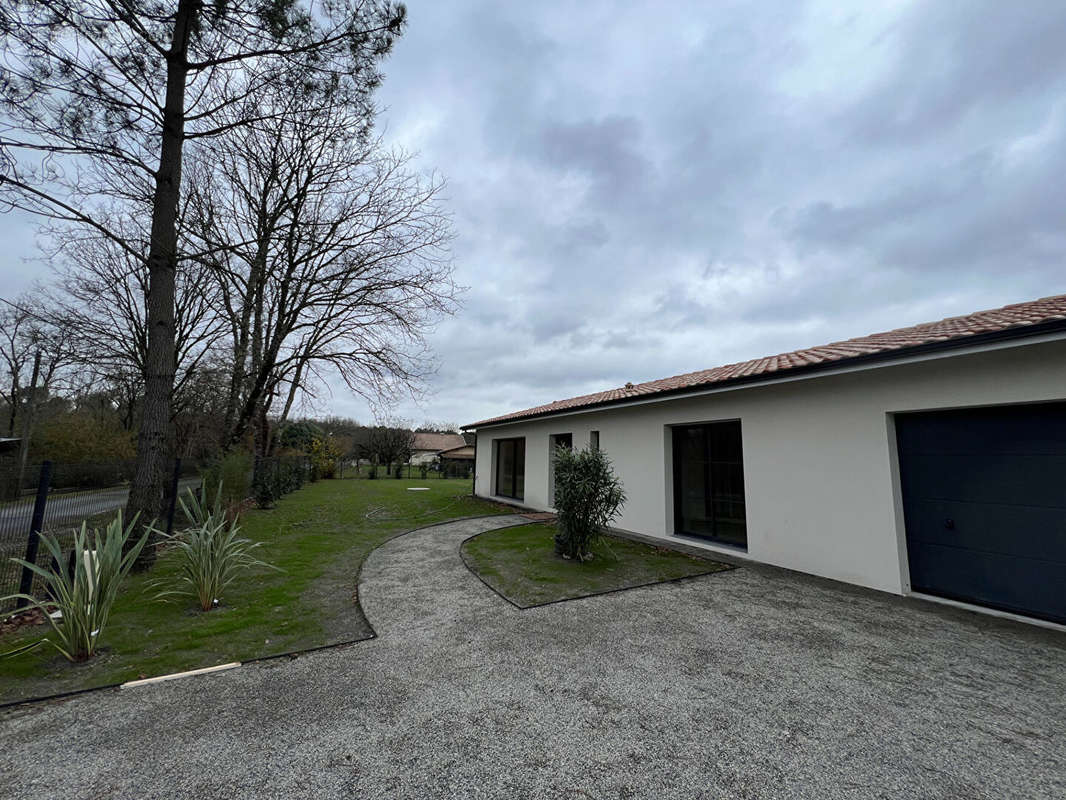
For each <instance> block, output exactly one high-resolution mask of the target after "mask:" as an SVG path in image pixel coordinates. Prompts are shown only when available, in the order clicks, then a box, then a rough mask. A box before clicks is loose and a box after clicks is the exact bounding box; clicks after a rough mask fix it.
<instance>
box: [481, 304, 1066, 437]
mask: <svg viewBox="0 0 1066 800" xmlns="http://www.w3.org/2000/svg"><path fill="white" fill-rule="evenodd" d="M1063 330H1066V295H1058V296H1056V297H1045V298H1043V299H1041V300H1032V301H1030V302H1027V303H1016V304H1014V305H1009V306H1004V307H1003V308H996V309H992V310H990V311H978V312H976V313H974V314H967V315H965V316H961V317H949V318H948V319H943V320H940V321H939V322H926V323H923V324H921V325H913V326H911V327H909V328H897V329H896V330H892V331H887V332H886V333H875V334H871V335H870V336H861V337H859V338H857V339H847V340H846V341H842V342H834V343H832V344H826V345H821V346H820V347H811V348H807V349H805V350H793V351H792V352H790V353H782V354H780V355H776V356H768V357H766V358H755V359H752V360H751V361H742V362H740V363H738V364H727V365H725V366H722V367H714V368H713V369H706V370H701V371H699V372H688V373H686V374H684V375H675V376H674V377H672V378H663V379H661V380H656V381H647V382H645V383H637V384H633V383H627V384H626V385H625V386H622V387H619V388H617V389H608V390H607V391H603V392H595V393H593V394H586V395H582V396H580V397H571V398H570V399H568V400H556V401H555V402H553V403H547V404H545V405H541V406H535V407H533V408H527V409H525V410H523V411H515V412H512V413H510V414H504V415H502V416H499V417H491V418H489V419H484V420H481V421H480V422H473V423H470V424H469V425H464V426H463V427H464V428H479V427H483V426H486V425H494V424H497V423H502V422H511V421H515V420H521V419H529V418H532V417H545V416H550V415H552V414H559V413H562V412H564V411H569V410H572V409H579V408H588V407H594V406H607V405H614V404H616V403H624V402H626V401H631V400H636V399H640V398H643V397H648V396H654V395H665V394H671V393H675V392H683V391H688V390H693V389H702V388H705V387H715V386H723V387H724V386H728V385H734V384H743V383H753V382H756V381H766V380H773V379H775V378H786V377H789V376H791V375H794V374H797V373H802V372H814V371H818V370H823V369H830V368H833V367H837V366H845V365H849V364H852V363H856V364H857V363H864V362H872V361H884V360H888V359H891V358H898V357H902V356H905V355H908V354H910V353H914V354H917V353H919V352H925V351H927V350H934V349H949V348H952V347H963V346H966V345H970V344H973V345H978V344H982V343H990V342H992V341H996V340H1000V339H1016V338H1024V337H1029V336H1037V335H1039V334H1041V333H1051V332H1059V331H1063Z"/></svg>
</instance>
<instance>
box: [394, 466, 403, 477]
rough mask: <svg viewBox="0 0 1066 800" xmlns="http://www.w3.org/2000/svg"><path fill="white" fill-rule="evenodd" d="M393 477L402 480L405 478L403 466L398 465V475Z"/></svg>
mask: <svg viewBox="0 0 1066 800" xmlns="http://www.w3.org/2000/svg"><path fill="white" fill-rule="evenodd" d="M393 477H395V478H402V477H403V464H397V465H396V474H395V475H394V476H393Z"/></svg>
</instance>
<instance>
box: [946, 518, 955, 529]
mask: <svg viewBox="0 0 1066 800" xmlns="http://www.w3.org/2000/svg"><path fill="white" fill-rule="evenodd" d="M944 527H945V528H947V529H948V530H949V531H953V530H955V520H953V519H946V520H944Z"/></svg>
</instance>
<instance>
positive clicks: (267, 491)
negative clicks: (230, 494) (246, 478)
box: [251, 456, 319, 508]
mask: <svg viewBox="0 0 1066 800" xmlns="http://www.w3.org/2000/svg"><path fill="white" fill-rule="evenodd" d="M318 478H319V475H318V472H317V470H316V469H315V467H314V464H313V463H312V461H311V459H310V458H308V457H307V456H277V457H274V458H262V457H256V459H255V462H254V466H253V468H252V483H251V486H252V498H253V499H254V500H255V502H256V505H258V506H259V507H260V508H269V507H270V506H272V505H273V504H274V503H275V502H276V501H277V500H279V499H280V498H282V497H284V496H285V495H287V494H288V493H289V492H294V491H296V490H297V489H299V488H300V487H301V486H303V485H304V484H305V483H306V482H308V481H316V480H318Z"/></svg>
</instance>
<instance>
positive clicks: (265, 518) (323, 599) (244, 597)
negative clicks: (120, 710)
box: [0, 479, 513, 702]
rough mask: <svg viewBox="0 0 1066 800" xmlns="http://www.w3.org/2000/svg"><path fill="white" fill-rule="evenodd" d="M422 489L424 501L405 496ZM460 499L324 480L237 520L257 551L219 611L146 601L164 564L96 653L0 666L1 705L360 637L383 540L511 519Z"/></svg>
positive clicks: (124, 598) (463, 483)
mask: <svg viewBox="0 0 1066 800" xmlns="http://www.w3.org/2000/svg"><path fill="white" fill-rule="evenodd" d="M411 486H426V487H428V491H421V492H409V491H407V488H408V487H411ZM512 511H513V509H508V508H505V507H502V506H498V505H495V504H492V503H487V502H485V501H482V500H477V499H475V498H472V497H470V482H469V481H467V480H440V479H436V480H426V481H421V480H418V479H415V480H397V479H388V480H385V479H382V480H332V481H319V482H317V483H313V484H309V485H307V486H305V487H304V488H302V489H300V490H298V491H296V492H293V493H292V494H290V495H288V496H286V497H284V498H283V499H281V500H280V501H279V502H278V504H277V506H276V507H275V508H273V509H269V510H252V511H249V512H247V513H246V514H245V515H244V517H243V531H242V533H243V535H244V536H247V537H248V538H250V539H253V540H256V541H260V542H263V545H262V547H260V548H259V549H258V550H257V551H256V555H257V557H258V558H260V559H262V560H263V561H266V562H268V563H270V564H273V565H275V566H277V567H280V568H282V569H283V570H284V571H283V572H275V571H271V570H265V569H259V570H256V571H254V572H249V573H247V574H245V575H244V576H242V577H241V578H239V579H238V580H237V581H236V582H235V583H234V584H233V585H232V586H231V587H230V588H229V590H227V592H226V594H225V596H224V597H223V599H222V601H223V602H222V605H221V606H220V607H219V608H217V609H215V610H213V611H210V612H207V613H203V612H201V611H199V610H198V608H197V607H196V605H195V603H194V602H193V601H192V600H191V599H189V600H187V599H186V598H177V599H171V600H169V601H167V602H163V601H160V600H157V599H156V598H155V595H156V594H158V592H159V591H160V589H158V588H156V587H155V586H154V585H153V584H155V583H156V582H162V583H165V582H166V580H167V579H168V577H172V576H173V575H174V574H175V573H176V565H175V563H174V561H173V559H172V558H171V557H170V556H168V555H167V554H164V555H163V556H162V557H161V558H160V561H159V562H158V563H157V564H156V566H155V567H154V568H153V569H152V570H151V571H150V572H149V573H148V574H147V575H134V576H131V577H129V578H128V579H127V585H126V586H125V587H124V588H123V592H122V594H121V596H120V597H119V599H118V601H117V602H116V604H115V608H114V611H113V613H112V616H111V620H110V622H109V623H108V626H107V627H106V628H105V629H104V632H103V634H101V637H100V642H101V645H100V650H99V651H98V654H97V655H96V656H94V657H93V658H92V659H90V660H89V661H88V662H86V663H84V664H70V663H68V662H67V661H66V660H65V659H63V657H62V656H60V655H59V654H58V653H57V652H56V651H55V649H54V648H52V647H51V646H50V645H48V644H42V645H40V646H39V647H37V648H36V649H35V650H32V651H30V652H29V653H23V654H20V655H16V656H11V657H7V658H0V702H10V701H13V700H20V699H25V698H29V697H39V696H42V695H49V694H56V693H59V692H67V691H72V690H75V689H84V688H89V687H93V686H104V685H107V684H112V683H119V682H122V681H127V680H131V679H135V678H138V677H142V676H149V677H150V676H154V675H164V674H167V673H170V672H176V671H180V670H186V669H194V668H197V667H206V666H211V665H214V664H222V663H226V662H229V661H245V660H248V659H252V658H258V657H262V656H267V655H273V654H277V653H284V652H288V651H292V650H300V649H305V648H308V647H316V646H320V645H326V644H334V643H337V642H344V641H351V640H355V639H363V638H367V637H369V636H370V635H371V633H372V631H371V629H370V626H369V625H368V624H367V622H366V619H365V618H364V617H363V614H362V611H361V609H360V608H359V605H358V603H357V600H356V589H357V577H358V572H359V567H360V566H361V565H362V563H363V560H364V559H365V558H366V556H367V555H368V554H369V553H370V551H371V550H373V549H374V548H375V547H377V546H378V545H379V544H381V543H382V542H384V541H385V540H386V539H389V538H391V537H392V536H395V535H396V534H398V533H401V532H403V531H406V530H409V529H411V528H416V527H420V526H423V525H429V524H432V523H434V522H441V521H444V520H447V519H453V518H455V517H462V516H469V515H480V514H495V513H511V512H512ZM46 631H47V628H46V627H44V626H33V627H23V628H21V629H19V630H17V631H15V632H13V633H10V634H8V635H6V636H2V637H0V652H9V651H11V650H13V649H15V648H16V647H19V646H21V645H23V644H26V643H28V642H32V641H34V640H36V639H38V638H40V637H41V636H42V635H43V634H44V633H46Z"/></svg>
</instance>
